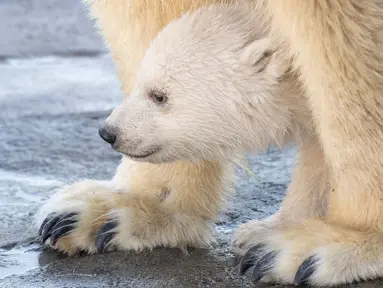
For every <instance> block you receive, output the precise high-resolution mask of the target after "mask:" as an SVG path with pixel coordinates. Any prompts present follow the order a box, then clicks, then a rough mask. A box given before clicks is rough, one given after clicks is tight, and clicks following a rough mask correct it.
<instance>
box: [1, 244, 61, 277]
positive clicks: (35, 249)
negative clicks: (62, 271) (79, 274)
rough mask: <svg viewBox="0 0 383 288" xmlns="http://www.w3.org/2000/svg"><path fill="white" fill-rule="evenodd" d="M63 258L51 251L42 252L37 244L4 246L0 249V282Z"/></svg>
mask: <svg viewBox="0 0 383 288" xmlns="http://www.w3.org/2000/svg"><path fill="white" fill-rule="evenodd" d="M63 258H66V256H64V255H62V254H59V253H57V252H55V251H52V250H47V251H44V249H43V247H42V246H41V245H40V244H37V243H31V242H29V243H28V244H24V245H17V244H14V243H11V244H9V245H5V246H3V247H1V248H0V280H1V279H4V278H5V277H8V276H11V275H21V274H25V273H26V272H28V271H29V270H32V269H35V268H38V267H42V266H45V265H48V264H50V263H53V262H55V261H56V260H60V259H63Z"/></svg>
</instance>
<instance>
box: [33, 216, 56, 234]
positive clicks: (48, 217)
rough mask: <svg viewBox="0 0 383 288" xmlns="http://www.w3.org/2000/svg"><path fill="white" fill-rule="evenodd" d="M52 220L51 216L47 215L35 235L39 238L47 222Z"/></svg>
mask: <svg viewBox="0 0 383 288" xmlns="http://www.w3.org/2000/svg"><path fill="white" fill-rule="evenodd" d="M52 218H53V214H52V213H51V214H49V215H48V216H47V217H46V218H45V219H44V221H43V223H42V224H41V226H40V228H39V232H38V234H37V235H39V236H41V234H42V233H43V229H44V227H45V225H47V223H48V221H49V220H51V219H52Z"/></svg>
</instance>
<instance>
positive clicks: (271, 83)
mask: <svg viewBox="0 0 383 288" xmlns="http://www.w3.org/2000/svg"><path fill="white" fill-rule="evenodd" d="M253 8H254V7H253V6H252V5H250V4H247V5H235V6H232V7H231V8H230V9H228V7H227V6H225V5H216V6H209V7H206V8H201V9H200V10H198V11H197V12H195V13H193V14H190V13H187V14H185V15H184V16H182V17H181V18H180V19H178V20H176V21H173V22H171V23H170V24H169V25H168V26H167V27H166V28H165V29H164V30H163V31H161V32H160V33H159V34H158V35H157V37H156V38H155V39H154V40H153V42H152V43H151V45H150V47H149V49H148V50H147V52H146V54H145V56H144V58H143V60H142V62H141V64H140V65H139V68H138V71H137V76H136V83H135V86H134V88H133V91H132V93H131V94H130V95H129V97H127V98H126V99H125V100H124V102H123V103H122V104H121V105H120V106H119V107H118V108H117V109H116V110H115V111H114V112H113V113H112V115H111V116H110V117H109V118H108V119H107V121H106V123H107V127H108V129H110V130H111V131H115V133H116V134H117V143H116V145H114V147H115V148H116V149H117V150H118V151H120V152H122V153H125V154H127V155H128V156H129V155H131V154H133V155H137V154H138V155H139V154H145V151H148V150H150V149H151V148H153V147H160V151H159V152H157V153H154V154H152V155H150V156H148V157H144V158H140V159H135V160H139V161H146V162H152V163H162V162H169V161H175V160H185V159H188V160H195V159H198V160H200V159H222V158H227V157H229V156H232V155H233V153H238V154H240V155H241V154H243V152H248V151H259V150H260V149H264V148H266V147H268V146H270V145H271V144H275V143H277V144H281V143H283V142H284V141H285V138H286V136H289V133H290V132H291V130H292V129H293V126H294V123H293V118H292V114H291V112H292V110H294V109H295V107H291V105H295V106H299V105H300V104H296V101H294V102H295V103H293V102H292V101H291V100H290V98H289V96H286V95H285V94H287V93H288V92H287V91H286V89H282V85H281V83H280V79H279V78H280V76H282V75H283V74H284V73H285V70H284V69H286V67H285V66H284V63H283V61H282V58H280V57H279V58H278V52H277V51H276V49H277V47H275V46H274V45H273V43H272V41H271V40H270V38H269V37H268V35H267V32H268V31H267V25H266V23H263V22H262V19H260V18H259V16H258V15H257V14H256V13H252V9H253ZM254 23H259V25H258V26H257V29H254ZM265 53H268V54H265ZM265 55H266V57H265ZM152 90H158V91H162V92H163V93H165V94H166V95H168V102H167V103H166V104H164V105H156V104H155V103H154V102H153V101H152V100H151V99H150V97H149V96H148V95H149V94H150V92H151V91H152ZM296 96H297V95H296ZM290 97H291V96H290ZM289 102H290V103H289ZM133 158H134V157H133Z"/></svg>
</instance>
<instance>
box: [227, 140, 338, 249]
mask: <svg viewBox="0 0 383 288" xmlns="http://www.w3.org/2000/svg"><path fill="white" fill-rule="evenodd" d="M298 151H299V159H298V163H297V165H296V167H295V170H294V173H293V177H292V181H291V183H290V185H289V188H288V190H287V194H286V196H285V199H284V200H283V203H282V206H281V208H280V210H279V211H278V212H277V213H276V214H274V215H272V216H270V217H268V218H266V219H264V220H252V221H250V222H248V223H245V224H243V225H241V226H240V227H239V228H238V229H237V231H236V233H235V235H234V238H233V248H234V251H235V253H236V254H238V255H243V254H244V253H245V252H246V251H247V250H248V249H249V248H251V247H252V246H253V245H254V241H257V239H258V237H259V234H262V233H264V232H263V231H264V230H265V229H272V227H279V226H281V225H287V224H288V223H290V222H295V221H300V220H304V219H311V218H322V217H324V215H325V213H326V210H327V196H328V191H329V189H330V187H329V179H328V177H329V173H328V168H327V165H326V163H325V159H324V155H323V150H322V147H321V145H320V143H319V142H318V140H317V138H316V137H309V138H305V139H303V140H302V141H300V142H299V145H298Z"/></svg>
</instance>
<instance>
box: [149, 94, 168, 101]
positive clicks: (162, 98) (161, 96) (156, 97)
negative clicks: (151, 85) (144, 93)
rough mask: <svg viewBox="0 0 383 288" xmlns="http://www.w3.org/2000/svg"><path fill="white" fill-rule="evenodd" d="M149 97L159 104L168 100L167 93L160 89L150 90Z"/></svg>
mask: <svg viewBox="0 0 383 288" xmlns="http://www.w3.org/2000/svg"><path fill="white" fill-rule="evenodd" d="M149 97H150V99H152V100H153V102H155V103H157V104H164V103H165V102H166V101H167V100H168V98H167V97H166V95H165V93H163V92H159V91H152V92H150V94H149Z"/></svg>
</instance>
